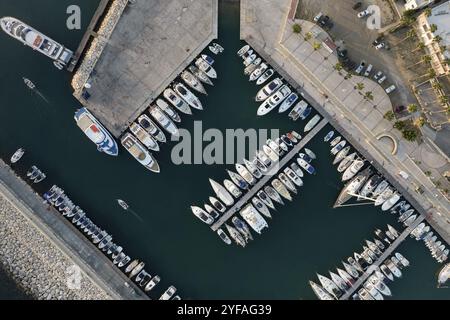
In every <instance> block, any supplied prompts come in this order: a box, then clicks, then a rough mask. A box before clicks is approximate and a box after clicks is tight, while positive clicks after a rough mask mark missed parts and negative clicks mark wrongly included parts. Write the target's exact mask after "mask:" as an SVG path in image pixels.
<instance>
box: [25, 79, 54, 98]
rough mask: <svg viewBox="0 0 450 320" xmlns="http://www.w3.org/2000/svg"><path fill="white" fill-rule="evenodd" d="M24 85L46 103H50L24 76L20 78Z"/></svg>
mask: <svg viewBox="0 0 450 320" xmlns="http://www.w3.org/2000/svg"><path fill="white" fill-rule="evenodd" d="M22 79H23V82H24V83H25V85H26V86H27V87H28V89H30V90H31V91H32V92H34V93H36V94H37V95H38V96H39V97H40V98H41V99H42V100H44V101H45V102H46V103H47V104H50V102H49V101H48V99H47V98H46V97H45V96H44V94H43V93H41V92H40V91H39V90H38V89H37V88H36V85H35V84H34V83H33V82H32V81H31V80H30V79H27V78H25V77H23V78H22Z"/></svg>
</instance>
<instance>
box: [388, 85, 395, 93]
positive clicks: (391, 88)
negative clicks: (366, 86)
mask: <svg viewBox="0 0 450 320" xmlns="http://www.w3.org/2000/svg"><path fill="white" fill-rule="evenodd" d="M395 89H397V87H396V86H394V85H392V86H389V87H387V88H386V93H391V92H392V91H394V90H395Z"/></svg>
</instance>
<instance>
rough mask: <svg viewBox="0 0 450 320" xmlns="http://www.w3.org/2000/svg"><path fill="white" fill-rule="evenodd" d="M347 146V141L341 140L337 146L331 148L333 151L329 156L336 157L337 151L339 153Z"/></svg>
mask: <svg viewBox="0 0 450 320" xmlns="http://www.w3.org/2000/svg"><path fill="white" fill-rule="evenodd" d="M346 144H347V141H345V140H342V141H341V142H339V143H338V144H337V145H335V146H334V147H333V149H331V154H332V155H336V154H337V153H338V152H339V151H341V150H342V149H344V147H345V145H346Z"/></svg>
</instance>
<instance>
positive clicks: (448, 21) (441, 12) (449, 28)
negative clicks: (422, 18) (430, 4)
mask: <svg viewBox="0 0 450 320" xmlns="http://www.w3.org/2000/svg"><path fill="white" fill-rule="evenodd" d="M427 20H428V23H429V25H433V24H435V25H436V26H437V31H435V32H434V35H435V36H437V35H439V36H440V37H442V42H441V45H444V46H449V45H450V1H447V2H444V3H443V4H441V5H439V6H437V7H434V8H433V9H432V10H431V16H429V17H427Z"/></svg>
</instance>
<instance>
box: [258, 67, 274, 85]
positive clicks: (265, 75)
mask: <svg viewBox="0 0 450 320" xmlns="http://www.w3.org/2000/svg"><path fill="white" fill-rule="evenodd" d="M274 74H275V71H274V70H273V69H269V70H267V71H266V72H264V73H263V74H262V76H260V77H259V78H258V80H256V84H257V85H258V86H260V85H262V84H264V83H265V82H266V81H267V80H269V79H270V78H271V77H272V76H273V75H274Z"/></svg>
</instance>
